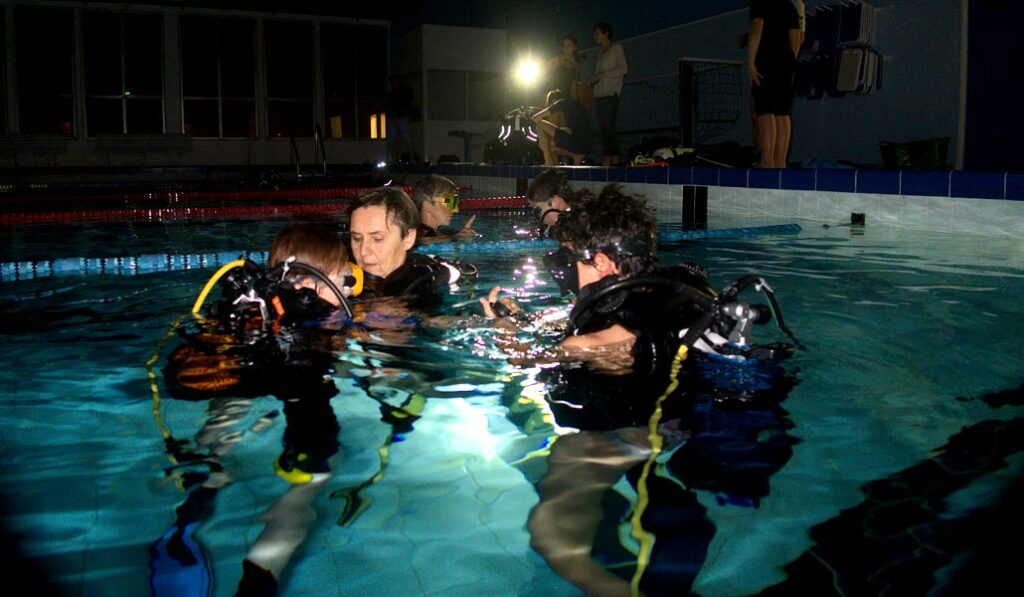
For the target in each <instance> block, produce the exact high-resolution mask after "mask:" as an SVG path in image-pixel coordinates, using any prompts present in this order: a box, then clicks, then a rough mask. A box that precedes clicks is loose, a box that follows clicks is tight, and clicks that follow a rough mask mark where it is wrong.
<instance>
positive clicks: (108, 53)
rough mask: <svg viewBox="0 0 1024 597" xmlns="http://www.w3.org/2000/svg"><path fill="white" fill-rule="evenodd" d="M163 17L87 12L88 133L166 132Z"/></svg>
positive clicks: (86, 75) (91, 134)
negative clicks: (164, 115)
mask: <svg viewBox="0 0 1024 597" xmlns="http://www.w3.org/2000/svg"><path fill="white" fill-rule="evenodd" d="M162 38H163V26H162V18H161V17H160V16H159V15H144V14H114V13H106V12H91V11H90V12H86V13H85V93H86V120H87V134H88V136H90V137H95V136H96V135H102V134H147V133H162V132H164V117H163V58H162V48H163V44H162V41H161V40H162Z"/></svg>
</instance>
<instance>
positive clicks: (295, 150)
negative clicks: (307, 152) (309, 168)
mask: <svg viewBox="0 0 1024 597" xmlns="http://www.w3.org/2000/svg"><path fill="white" fill-rule="evenodd" d="M288 141H289V143H290V145H291V152H292V159H294V160H295V180H299V181H300V180H302V160H300V159H299V146H298V145H296V144H295V137H288Z"/></svg>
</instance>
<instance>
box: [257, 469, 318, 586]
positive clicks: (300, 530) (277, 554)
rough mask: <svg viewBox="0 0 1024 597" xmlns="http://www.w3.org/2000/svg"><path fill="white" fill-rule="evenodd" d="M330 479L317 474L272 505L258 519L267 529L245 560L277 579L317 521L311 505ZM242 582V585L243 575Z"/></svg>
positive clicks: (293, 487)
mask: <svg viewBox="0 0 1024 597" xmlns="http://www.w3.org/2000/svg"><path fill="white" fill-rule="evenodd" d="M330 477H331V475H330V474H329V473H316V474H314V475H313V480H312V481H310V482H309V483H303V484H301V485H293V486H292V487H291V488H290V489H289V490H288V491H287V492H285V494H284V495H283V496H281V499H279V500H277V501H276V502H274V505H273V506H271V508H270V509H269V510H267V511H266V512H265V513H264V514H263V515H262V516H260V521H262V522H263V523H264V524H265V525H266V526H265V527H264V529H263V532H262V533H260V536H259V537H257V538H256V542H255V543H253V545H252V547H251V548H250V549H249V555H248V556H246V561H248V562H250V563H252V564H255V565H256V566H259V567H260V568H262V569H263V570H265V571H267V572H269V573H270V574H272V575H273V578H274V580H275V581H277V580H280V578H281V573H282V572H284V569H285V567H286V566H287V565H288V561H289V560H291V558H292V555H294V554H295V551H296V550H297V549H298V548H299V546H300V545H302V542H303V541H305V540H306V536H307V535H308V534H309V528H310V526H312V524H313V521H315V520H316V510H314V509H313V507H312V505H311V504H312V503H313V500H314V499H315V498H316V496H317V494H319V493H320V490H322V489H323V487H324V484H325V483H326V482H327V480H328V479H330ZM246 571H247V570H246ZM242 581H243V583H244V582H245V578H244V576H243V579H242ZM240 587H241V585H240Z"/></svg>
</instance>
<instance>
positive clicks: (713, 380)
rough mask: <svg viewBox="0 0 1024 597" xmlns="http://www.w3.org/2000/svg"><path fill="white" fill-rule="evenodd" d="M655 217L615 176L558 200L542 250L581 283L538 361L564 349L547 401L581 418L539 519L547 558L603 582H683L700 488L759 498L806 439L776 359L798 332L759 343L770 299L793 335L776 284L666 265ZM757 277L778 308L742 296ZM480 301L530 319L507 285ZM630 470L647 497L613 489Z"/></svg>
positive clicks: (600, 586) (586, 583) (572, 424)
mask: <svg viewBox="0 0 1024 597" xmlns="http://www.w3.org/2000/svg"><path fill="white" fill-rule="evenodd" d="M656 232H657V229H656V223H655V219H654V215H653V213H652V212H651V210H650V209H649V208H648V207H647V206H646V205H645V203H644V202H643V201H642V200H640V199H638V198H636V197H632V196H629V195H626V194H623V193H622V192H621V189H620V188H619V187H618V186H616V185H609V186H607V187H605V189H604V190H603V191H602V192H601V194H600V195H599V196H597V197H594V196H593V195H590V194H589V193H587V192H581V193H579V194H578V201H577V202H576V204H575V205H574V207H573V209H572V210H571V211H568V212H566V213H562V214H560V215H559V219H558V228H557V231H556V238H557V239H558V240H559V241H560V243H561V245H562V246H561V248H560V249H558V250H557V251H553V252H551V253H550V254H548V255H547V256H546V258H545V264H546V265H547V267H548V271H549V273H550V274H551V276H552V277H553V278H554V279H555V281H556V282H557V283H558V284H559V286H560V287H561V289H562V290H563V291H564V292H572V293H574V294H576V297H577V298H576V303H575V304H574V306H573V307H572V310H571V311H570V314H569V323H568V328H567V330H566V333H565V335H564V337H563V339H562V340H561V341H560V342H559V344H558V346H557V348H556V349H555V350H553V351H549V354H542V355H539V357H538V358H537V360H538V361H541V362H544V361H550V360H554V361H558V362H561V363H563V365H562V366H560V367H555V368H545V369H544V373H543V375H544V381H545V382H546V385H547V387H548V396H547V402H548V406H549V407H550V410H551V413H552V415H553V416H554V418H555V421H556V422H557V423H558V425H559V426H561V427H567V428H572V429H577V430H579V431H578V432H577V433H573V434H568V435H563V436H560V437H558V438H557V440H556V441H555V442H554V444H553V446H552V448H551V453H550V456H549V458H548V470H547V473H546V475H545V476H544V478H543V479H541V480H540V482H539V483H538V491H539V493H540V501H539V502H538V504H537V506H536V507H535V508H534V510H533V512H532V513H531V517H530V520H529V523H528V527H529V529H530V532H531V537H532V539H531V545H532V546H533V547H534V548H535V549H536V550H537V551H538V553H540V555H541V556H542V557H544V558H545V560H546V561H548V563H549V564H550V565H551V566H552V568H553V569H554V570H555V571H556V572H558V573H559V574H561V575H562V576H563V577H565V578H566V579H568V580H570V581H571V582H573V583H575V584H576V585H577V586H579V587H580V588H582V589H583V590H584V591H586V592H588V593H593V594H624V595H625V594H630V592H631V590H633V591H643V592H644V593H647V594H680V593H685V592H686V591H687V590H689V587H690V586H691V584H692V583H693V581H694V579H695V578H696V575H697V573H698V572H699V570H700V568H701V566H702V563H703V560H704V557H705V554H706V551H707V546H708V544H709V543H710V541H711V538H712V537H713V536H714V532H715V527H714V525H713V523H712V522H711V521H710V520H709V519H708V518H707V516H706V511H705V507H704V506H703V505H702V504H701V503H700V502H699V501H698V499H697V497H696V493H695V490H701V491H709V492H713V493H714V494H715V495H716V499H717V500H718V501H719V503H720V504H729V505H734V506H741V507H757V505H758V503H759V500H760V499H761V498H763V497H764V496H766V495H767V494H768V478H769V477H770V476H771V475H772V474H773V473H774V472H775V471H777V470H778V469H779V468H781V467H782V466H783V465H784V464H785V463H786V462H787V461H788V459H789V457H790V455H791V454H792V445H793V444H795V443H796V440H795V439H794V438H792V437H791V436H790V435H788V434H787V430H788V429H789V428H791V427H792V423H791V422H790V421H789V420H788V417H787V415H786V413H785V411H783V410H782V409H781V407H780V406H779V403H780V402H781V401H782V400H783V399H784V398H785V396H786V395H787V393H788V390H789V389H790V388H791V387H792V385H793V381H792V379H790V378H789V377H788V376H787V375H786V374H785V372H784V371H782V369H781V368H780V367H779V366H778V365H777V363H776V362H775V361H776V360H778V359H781V358H785V357H786V356H788V355H789V354H790V353H791V352H792V346H790V345H785V344H781V343H780V344H773V345H768V346H756V345H753V344H752V343H751V342H750V333H751V328H752V326H753V325H755V324H758V323H764V322H766V321H768V320H770V318H771V315H772V314H774V315H775V317H776V319H777V322H778V324H779V326H780V328H781V329H783V331H785V332H786V333H787V334H789V332H788V328H786V327H785V324H784V323H783V322H782V319H781V313H780V311H779V309H778V304H777V302H776V300H775V298H774V293H773V291H772V289H771V287H770V286H769V285H768V283H767V282H766V281H764V280H763V279H761V278H759V277H756V276H747V277H744V278H741V279H740V280H739V281H737V282H736V283H734V284H732V285H730V286H728V287H727V288H726V289H725V290H723V291H721V292H715V291H714V290H713V289H712V288H711V286H710V284H709V283H708V280H707V275H706V273H705V272H704V270H703V269H702V268H701V267H699V266H697V265H696V264H692V263H682V264H679V265H676V266H673V267H659V266H658V264H657V260H656V258H655V255H654V248H655V247H654V245H655V239H656ZM750 287H754V288H756V289H758V290H759V291H761V292H763V293H764V294H765V296H766V297H767V298H768V301H769V304H770V305H771V308H770V309H769V308H768V307H762V306H757V305H750V304H747V303H745V302H741V301H740V300H739V298H738V296H739V294H740V293H741V292H742V291H743V290H745V289H747V288H750ZM481 303H482V306H483V308H484V312H485V314H486V315H487V316H488V317H500V318H501V319H504V320H511V321H528V320H529V316H528V315H527V314H525V313H524V312H523V311H522V310H521V309H520V308H519V306H518V305H517V304H516V303H515V302H514V301H511V300H509V299H501V300H498V289H495V290H493V291H492V292H491V294H490V295H489V296H488V297H487V298H486V299H482V300H481ZM789 335H790V337H792V335H791V334H789ZM794 342H795V339H794ZM688 356H694V357H695V358H687V357H688ZM573 363H579V364H582V365H583V366H582V367H580V366H572V364H573ZM665 453H668V456H669V457H668V458H662V459H660V460H657V463H658V464H657V466H654V464H655V459H656V458H657V457H658V456H659V455H660V454H665ZM623 476H625V477H626V479H627V480H628V481H629V483H630V484H632V485H633V486H634V487H637V488H638V491H639V488H641V487H642V488H643V491H641V492H639V493H641V494H643V495H644V496H645V497H644V498H643V499H642V500H641V499H639V498H638V499H637V500H636V503H635V504H630V503H628V502H627V500H626V499H625V498H622V497H621V496H619V494H618V493H617V492H613V491H609V490H610V489H611V488H612V486H613V485H615V484H616V483H618V481H619V480H620V479H621V478H622V477H623ZM611 496H618V502H621V503H622V504H623V505H622V510H623V512H624V513H625V514H626V516H630V517H632V519H633V526H634V528H636V529H639V530H638V531H637V533H636V535H635V537H636V538H637V539H638V541H639V547H638V548H637V549H636V554H635V555H634V554H633V553H631V552H630V551H629V550H627V549H625V548H624V547H623V546H622V545H621V544H620V542H619V540H618V538H617V533H616V531H615V528H614V527H615V525H617V524H618V521H608V520H607V515H606V512H608V508H609V507H610V502H609V500H611V501H615V500H614V498H613V497H611ZM609 527H611V528H610V529H609ZM610 564H621V565H617V566H611V565H610ZM631 570H632V571H633V572H632V587H631V586H630V582H629V581H628V576H627V577H625V578H624V577H623V575H625V574H628V573H629V572H630V571H631ZM634 594H635V593H634Z"/></svg>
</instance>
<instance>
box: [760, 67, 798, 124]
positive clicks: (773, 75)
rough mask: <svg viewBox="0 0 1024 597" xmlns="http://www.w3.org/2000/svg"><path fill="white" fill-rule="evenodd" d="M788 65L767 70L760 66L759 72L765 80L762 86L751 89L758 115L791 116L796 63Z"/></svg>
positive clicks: (762, 81)
mask: <svg viewBox="0 0 1024 597" xmlns="http://www.w3.org/2000/svg"><path fill="white" fill-rule="evenodd" d="M784 62H786V64H779V65H772V66H769V67H767V68H765V67H763V66H761V65H760V64H758V69H757V70H758V72H760V73H761V76H763V77H764V79H762V80H761V84H760V85H755V86H754V87H752V88H751V93H752V94H753V96H754V110H756V111H757V113H758V115H761V114H775V115H776V116H789V112H790V110H791V109H792V107H793V72H794V70H795V66H796V64H795V62H794V61H791V60H789V61H784Z"/></svg>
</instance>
